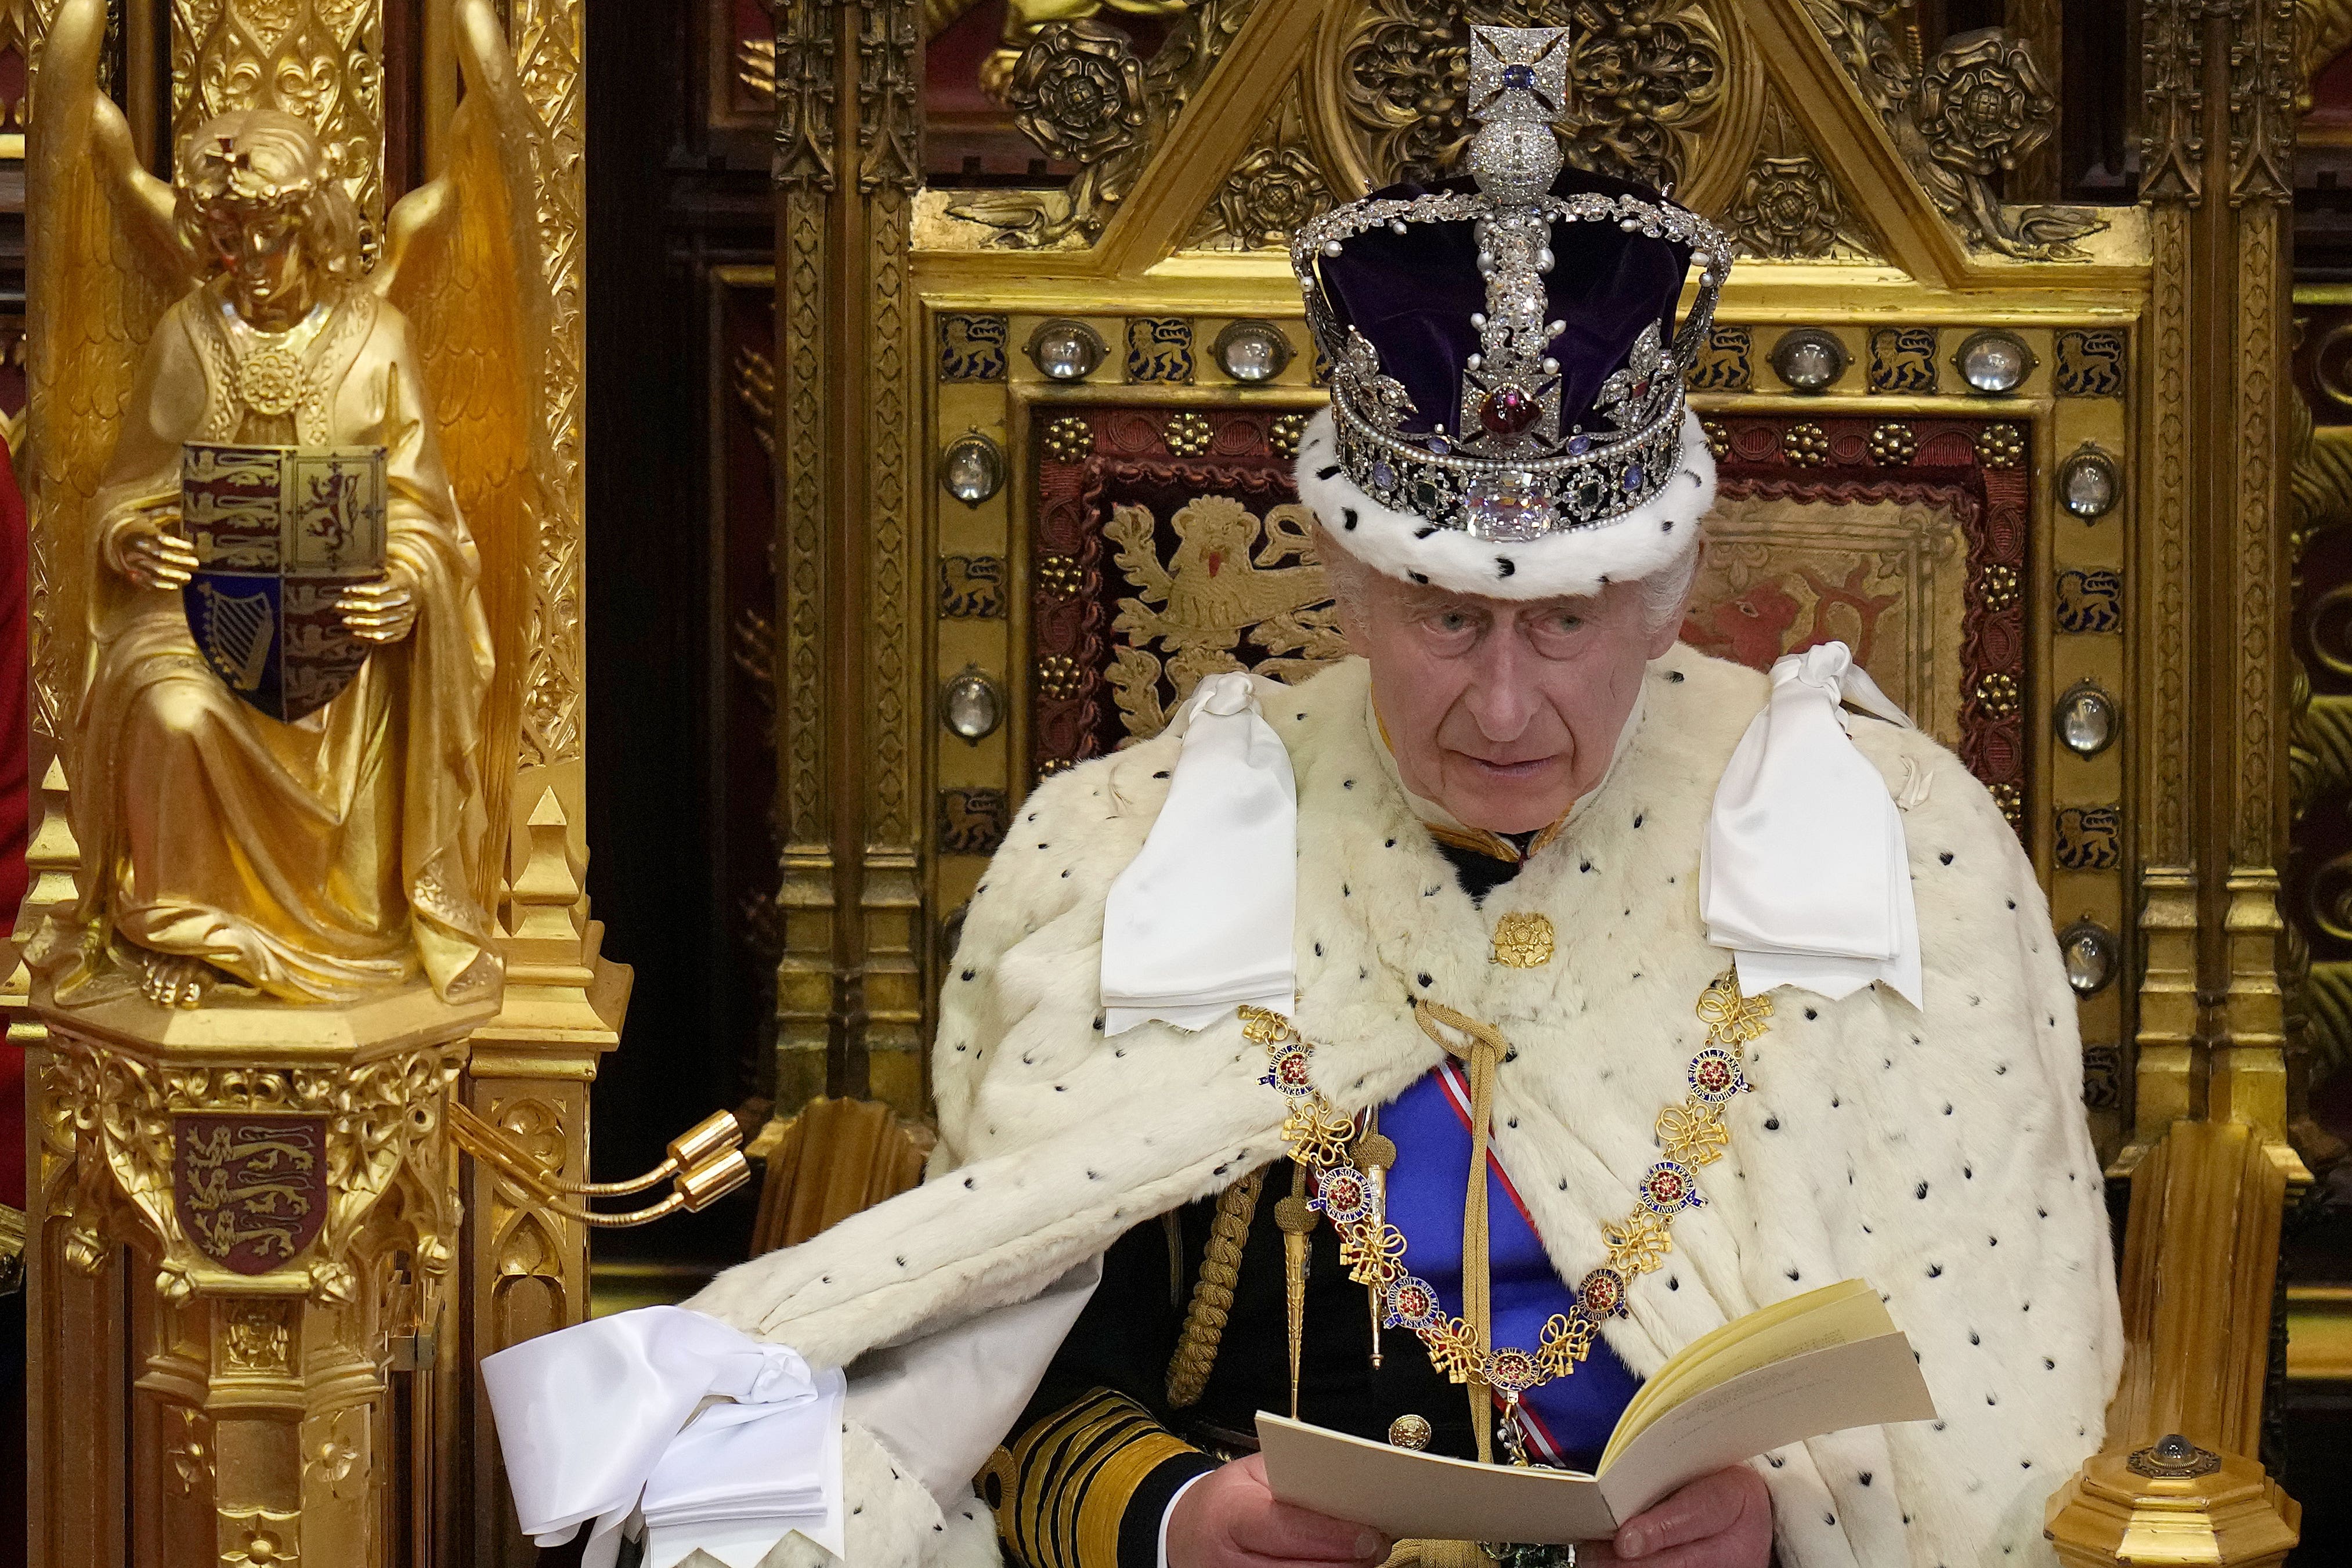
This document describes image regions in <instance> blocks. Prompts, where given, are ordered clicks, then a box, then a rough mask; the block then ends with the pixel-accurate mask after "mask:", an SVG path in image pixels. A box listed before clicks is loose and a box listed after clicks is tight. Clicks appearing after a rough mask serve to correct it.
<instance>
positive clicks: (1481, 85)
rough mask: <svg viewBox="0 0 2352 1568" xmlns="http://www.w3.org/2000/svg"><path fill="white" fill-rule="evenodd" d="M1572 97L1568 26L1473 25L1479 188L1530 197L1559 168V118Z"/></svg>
mask: <svg viewBox="0 0 2352 1568" xmlns="http://www.w3.org/2000/svg"><path fill="white" fill-rule="evenodd" d="M1567 103H1568V33H1567V31H1566V30H1565V29H1563V28H1559V27H1473V28H1471V29H1470V87H1469V106H1468V108H1469V114H1470V117H1471V118H1472V119H1474V120H1476V121H1481V122H1482V124H1483V126H1484V129H1482V130H1481V131H1480V132H1478V134H1477V137H1476V138H1475V140H1474V141H1473V142H1471V144H1470V170H1471V173H1472V174H1475V175H1476V176H1477V177H1478V188H1479V189H1480V190H1482V191H1485V192H1486V194H1487V195H1490V196H1493V197H1494V198H1495V199H1496V200H1497V201H1505V202H1512V201H1518V202H1529V201H1533V200H1535V199H1536V198H1537V197H1538V196H1540V195H1543V194H1544V192H1546V191H1547V190H1549V189H1550V188H1551V182H1552V177H1553V176H1554V175H1556V174H1559V165H1560V156H1559V137H1558V136H1557V135H1555V134H1554V133H1553V132H1552V128H1551V127H1552V121H1556V120H1558V119H1559V117H1560V114H1561V111H1562V110H1564V109H1565V108H1566V107H1567Z"/></svg>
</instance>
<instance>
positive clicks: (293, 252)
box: [28, 0, 551, 1007]
mask: <svg viewBox="0 0 2352 1568" xmlns="http://www.w3.org/2000/svg"><path fill="white" fill-rule="evenodd" d="M455 9H456V13H457V20H458V26H457V36H458V37H459V40H460V50H461V53H462V54H463V56H464V63H465V67H466V74H467V83H468V87H469V89H470V90H469V91H468V93H467V97H466V99H465V100H464V104H463V107H462V108H461V109H460V110H458V114H457V121H456V123H455V124H454V125H453V127H452V136H451V143H452V146H453V149H454V151H453V155H452V158H451V164H450V168H449V171H448V173H447V174H445V175H444V176H443V177H442V178H441V179H439V180H436V181H435V182H434V183H433V184H429V185H427V186H425V187H424V188H422V189H420V190H418V191H416V192H415V193H413V194H411V195H409V196H408V197H407V198H406V199H404V201H403V202H402V203H401V204H400V205H399V206H398V207H397V208H395V209H394V213H393V214H392V216H391V218H390V221H389V223H388V225H387V230H388V240H387V243H386V245H385V247H384V258H383V260H382V262H381V263H380V264H379V265H377V266H376V267H375V268H373V273H372V274H371V272H370V270H369V268H368V266H367V258H366V254H365V247H364V246H363V239H362V225H361V219H360V215H359V213H358V210H357V208H356V207H355V206H354V205H353V202H352V196H351V195H350V193H349V190H348V189H347V186H346V184H345V182H344V178H343V176H344V174H346V172H347V170H346V160H347V158H348V157H349V156H351V155H352V154H351V153H350V151H349V150H347V149H340V148H335V147H331V146H325V145H322V144H321V142H320V138H319V136H318V135H317V133H316V132H314V131H313V129H312V128H311V126H310V124H308V123H307V122H305V121H303V120H301V119H300V118H298V117H297V116H295V115H293V114H289V113H286V112H283V111H281V110H278V109H275V108H271V107H268V105H267V104H266V103H265V104H257V105H256V106H254V107H250V108H245V109H239V110H234V111H232V112H228V113H225V114H222V115H219V116H217V117H216V118H215V119H213V120H211V121H207V122H206V123H205V124H204V125H202V126H200V127H199V128H197V129H196V131H195V132H194V133H193V134H191V135H190V136H189V137H188V138H187V139H186V141H185V142H184V143H183V144H182V145H181V146H180V148H179V149H178V150H177V156H176V159H175V163H174V176H173V182H172V184H170V185H169V186H166V185H164V184H163V183H162V182H161V181H158V180H156V179H154V178H153V177H152V176H151V175H149V174H147V173H146V172H145V171H144V170H142V168H140V166H139V164H138V161H137V159H136V157H135V155H134V154H133V153H132V148H131V138H130V134H129V129H128V127H127V125H126V124H125V123H124V121H123V119H122V117H121V114H120V112H119V111H118V110H116V109H115V107H114V105H113V104H112V103H111V102H110V101H109V100H108V99H107V98H106V96H105V95H104V94H103V93H102V92H101V91H100V89H99V88H98V85H97V75H96V67H97V58H98V53H99V49H100V41H101V39H102V37H103V33H104V26H105V16H104V11H105V7H104V0H65V4H63V5H60V6H59V8H58V13H57V16H56V19H55V22H54V24H53V26H52V29H51V32H50V35H49V39H48V43H47V50H46V52H45V55H44V58H43V61H42V67H41V69H40V72H39V76H38V79H37V82H36V86H35V91H36V101H35V109H34V119H33V124H32V132H31V149H30V151H31V159H32V162H31V169H30V174H31V189H30V192H29V196H30V202H29V210H30V213H31V223H30V225H29V228H30V231H31V234H32V236H33V241H32V245H33V248H32V256H31V258H30V274H31V288H32V299H31V301H30V303H31V310H32V317H33V320H34V321H35V322H36V323H37V338H36V345H35V353H34V363H33V399H34V401H33V405H32V424H31V432H30V434H31V448H32V452H33V467H32V480H31V489H32V499H33V504H34V508H35V517H36V523H35V532H36V536H37V539H41V540H44V541H46V542H47V548H48V553H49V557H50V560H49V562H48V566H47V570H48V575H49V591H48V594H47V603H46V604H43V605H37V607H36V614H37V616H40V615H43V614H44V613H45V614H46V621H47V625H46V627H45V635H46V636H47V637H49V638H51V639H56V640H58V641H59V642H71V643H73V644H75V645H78V647H79V652H80V656H81V657H80V658H79V660H78V661H76V660H73V659H71V658H58V659H56V660H54V661H53V668H56V669H58V670H60V671H64V672H67V674H68V679H69V678H70V672H71V671H72V670H73V669H74V668H75V666H76V663H77V662H78V663H79V668H80V671H81V683H80V688H79V701H78V704H77V705H75V706H74V708H73V709H72V710H71V711H70V713H68V711H67V710H65V706H64V704H63V703H62V702H61V703H59V704H58V711H57V712H56V713H54V714H53V715H51V716H50V717H51V720H52V722H53V723H54V724H55V726H56V730H55V732H56V733H57V734H58V740H59V743H60V749H61V752H62V754H63V760H64V762H65V765H66V770H67V777H68V784H69V788H70V792H71V799H72V805H73V826H74V830H75V835H76V837H77V838H78V839H79V846H80V851H81V870H82V874H81V879H80V889H79V892H80V898H79V905H78V906H77V907H76V908H74V909H73V910H71V911H70V913H69V915H68V916H60V917H58V918H55V919H53V920H52V921H50V922H49V923H48V925H47V927H46V928H45V929H44V930H43V931H41V932H40V933H38V934H37V936H36V938H35V941H34V943H33V945H32V948H31V950H30V951H29V952H28V956H29V957H30V958H31V960H32V961H33V963H35V965H36V967H37V968H39V969H40V970H41V971H42V972H43V973H45V974H47V975H48V976H49V978H50V980H51V983H52V985H53V988H54V989H53V994H54V995H55V997H56V999H57V1001H58V1003H59V1004H61V1005H68V1006H70V1005H82V1004H86V1003H89V1002H94V1001H99V1000H103V999H106V998H108V997H111V996H115V995H121V994H128V993H129V992H131V990H133V989H136V990H137V991H140V992H142V993H143V994H145V995H146V996H147V997H148V998H149V999H150V1000H151V1001H152V1002H154V1003H156V1004H158V1005H164V1006H173V1005H176V1006H183V1007H193V1006H196V1005H199V1004H200V1003H202V1002H203V1001H204V1000H205V998H206V997H207V996H208V995H211V994H214V993H215V991H216V990H217V991H221V992H223V994H240V993H241V994H253V993H258V994H262V995H265V996H268V997H271V998H275V999H278V1000H280V1001H285V1002H294V1003H342V1002H349V1001H352V1000H355V999H357V998H359V997H361V996H363V995H365V994H372V993H376V992H381V991H384V990H388V989H393V988H397V987H401V986H404V985H409V984H415V983H417V982H418V980H419V979H420V977H421V978H422V979H423V980H425V981H426V982H429V983H430V984H431V986H432V987H433V989H434V991H435V992H436V994H438V995H440V996H441V997H442V998H444V999H445V1000H447V1001H450V1002H466V1001H472V1000H477V999H481V998H485V997H495V996H496V994H498V992H499V987H500V986H501V984H502V983H503V975H502V969H501V965H500V962H499V954H498V950H497V946H496V943H495V942H494V940H493V939H494V934H495V933H494V931H493V928H492V923H491V921H490V918H489V916H488V912H487V911H488V909H489V908H490V907H491V905H492V903H493V901H494V898H495V894H496V890H497V882H496V878H497V871H498V866H497V857H498V855H499V853H500V850H501V848H502V846H503V842H504V838H505V835H504V833H503V832H502V831H499V830H498V829H499V828H502V827H503V825H504V821H505V816H506V813H507V795H508V792H509V789H510V784H509V781H510V779H511V775H512V773H513V771H514V751H515V745H516V739H515V734H514V731H515V727H516V719H515V714H516V709H517V699H516V694H515V693H516V685H517V680H518V679H519V669H518V667H519V665H520V659H518V658H515V657H514V652H515V645H516V643H517V641H518V640H519V637H520V631H519V628H518V627H517V626H516V625H515V623H516V620H517V616H518V614H519V606H520V605H522V604H524V603H526V602H527V599H528V587H527V585H524V577H525V574H526V573H527V564H528V561H529V558H530V551H531V549H532V548H533V546H534V545H535V543H536V540H537V533H538V526H539V524H538V519H539V518H540V516H541V515H542V513H543V511H544V509H545V506H546V498H547V497H548V496H549V495H550V494H551V490H550V489H549V486H548V479H547V475H548V473H549V472H550V468H549V464H548V461H547V459H548V457H549V454H550V446H549V442H548V440H547V437H546V432H545V426H544V421H543V419H542V418H541V415H540V412H539V405H538V404H537V402H536V399H535V396H534V388H535V386H536V384H537V378H536V376H535V374H533V371H534V368H535V360H534V344H535V343H536V342H543V341H544V334H545V331H546V330H547V322H546V314H547V310H548V306H547V301H546V296H545V285H544V281H543V278H542V274H541V270H540V264H539V259H538V255H539V253H538V248H537V244H536V237H535V235H533V234H532V232H531V229H530V212H531V210H532V207H531V201H530V179H531V167H532V165H531V156H532V153H533V151H534V146H533V140H532V139H533V138H534V137H536V136H537V135H538V133H539V132H538V127H537V122H536V121H535V120H534V119H533V118H532V116H531V112H530V108H529V106H528V105H527V103H525V102H524V101H523V100H522V99H521V97H520V93H518V92H517V91H516V90H515V89H514V86H513V83H512V79H511V64H510V57H509V54H508V51H507V46H506V42H505V39H504V37H503V35H502V34H501V32H500V31H499V25H498V23H497V21H496V19H495V16H494V15H493V13H492V12H491V10H490V7H489V4H488V0H457V4H456V7H455ZM267 90H268V89H267V87H266V86H264V87H261V88H258V89H257V91H262V92H266V91H267ZM306 571H307V572H309V575H307V576H306V575H304V573H305V572H306ZM273 573H275V575H272V574H273ZM37 596H38V595H37Z"/></svg>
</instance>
